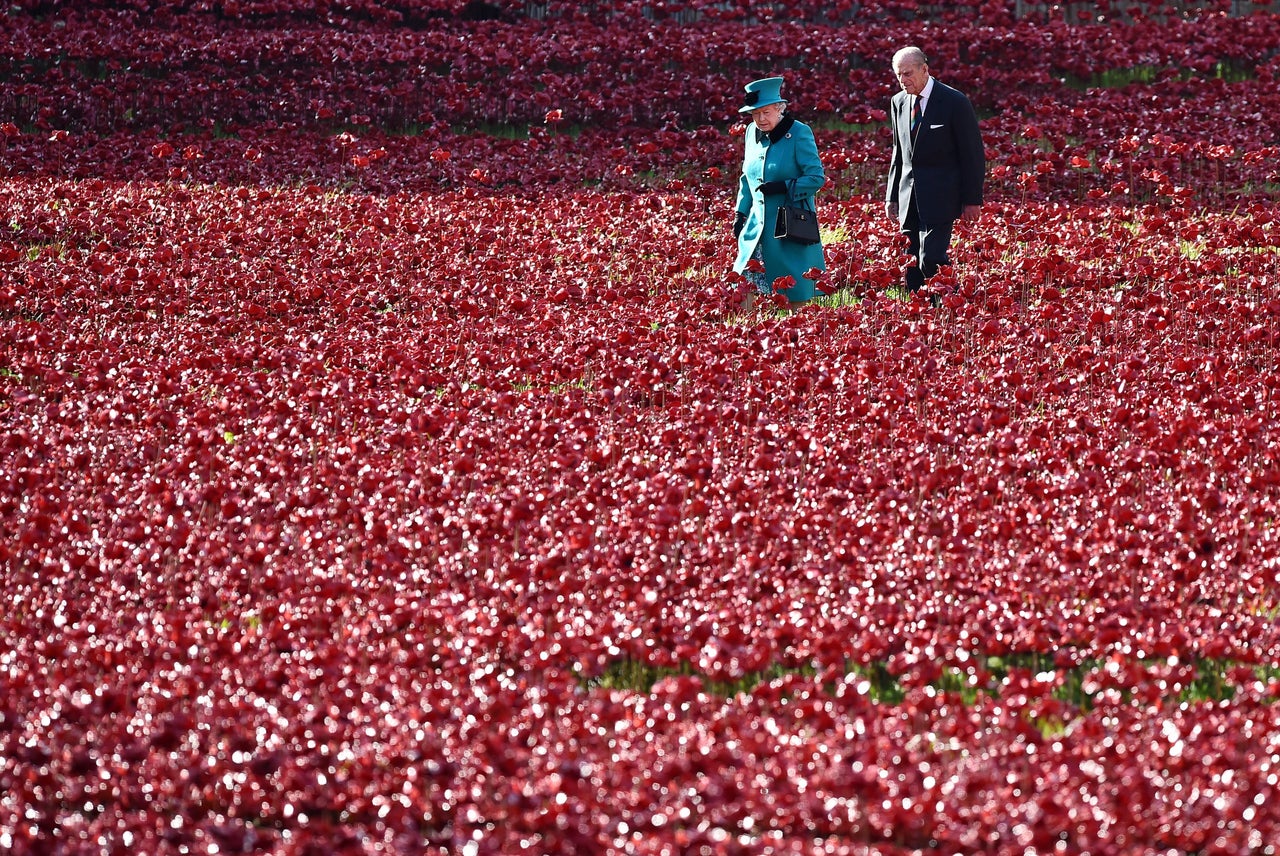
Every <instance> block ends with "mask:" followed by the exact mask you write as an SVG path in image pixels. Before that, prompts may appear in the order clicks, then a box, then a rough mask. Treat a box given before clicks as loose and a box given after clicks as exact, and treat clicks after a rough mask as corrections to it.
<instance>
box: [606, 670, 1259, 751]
mask: <svg viewBox="0 0 1280 856" xmlns="http://www.w3.org/2000/svg"><path fill="white" fill-rule="evenodd" d="M1131 665H1133V666H1139V667H1141V668H1142V669H1143V670H1144V674H1145V677H1146V680H1148V681H1152V682H1155V683H1156V684H1157V685H1158V684H1159V682H1160V681H1162V680H1164V678H1162V677H1160V676H1159V675H1158V674H1156V673H1157V672H1158V671H1159V669H1160V668H1161V667H1164V666H1167V665H1168V664H1167V663H1165V662H1164V661H1147V660H1139V659H1135V660H1134V661H1133V662H1132V664H1131ZM1191 665H1192V666H1193V669H1192V671H1191V672H1190V673H1189V674H1190V677H1184V679H1183V680H1182V681H1181V683H1180V684H1177V686H1180V689H1178V690H1176V691H1172V690H1171V691H1170V692H1169V693H1168V695H1167V697H1166V698H1165V699H1164V700H1165V701H1166V702H1167V703H1171V704H1182V703H1195V702H1219V701H1226V700H1229V699H1231V698H1232V697H1234V695H1235V693H1236V686H1237V681H1238V676H1237V670H1239V669H1240V668H1241V667H1242V664H1240V663H1238V662H1236V661H1234V660H1222V659H1216V660H1209V659H1203V660H1197V661H1195V662H1194V663H1193V664H1191ZM1247 668H1248V669H1249V670H1250V671H1251V672H1252V674H1253V675H1254V677H1255V678H1256V679H1257V680H1260V681H1264V682H1266V681H1270V680H1276V679H1280V664H1273V665H1265V666H1249V667H1247ZM1019 669H1020V670H1024V671H1027V672H1030V673H1031V674H1032V675H1035V676H1037V677H1038V678H1040V679H1045V680H1051V681H1052V682H1053V684H1054V689H1053V691H1052V693H1051V695H1052V697H1053V698H1056V699H1058V700H1059V701H1062V702H1064V703H1066V704H1069V705H1072V706H1074V707H1075V708H1077V709H1080V710H1089V709H1091V708H1092V707H1093V705H1094V702H1095V699H1096V698H1097V697H1098V696H1099V695H1100V694H1101V693H1103V692H1108V691H1111V690H1115V691H1118V692H1119V693H1120V695H1121V697H1122V699H1124V700H1128V699H1131V698H1133V697H1134V695H1135V694H1136V693H1139V692H1143V691H1144V690H1145V689H1146V687H1145V686H1132V687H1128V686H1125V685H1124V684H1123V681H1116V680H1107V679H1106V677H1107V676H1108V675H1111V676H1114V675H1116V674H1118V673H1120V670H1119V669H1118V668H1117V666H1116V664H1115V663H1114V662H1109V661H1099V660H1085V661H1083V662H1081V663H1079V664H1078V665H1074V666H1071V667H1066V668H1061V667H1058V666H1057V665H1056V664H1055V658H1054V655H1053V654H1049V653H1022V654H1013V655H1005V656H983V655H976V656H974V657H973V658H971V659H970V660H968V661H967V662H966V663H965V664H964V665H963V667H962V666H957V665H949V666H947V667H945V668H942V669H940V670H939V672H938V676H937V678H936V679H934V680H933V681H931V682H929V684H928V686H930V687H932V688H933V689H934V690H935V691H937V692H945V693H949V694H951V695H953V696H955V697H957V698H959V699H960V700H961V701H962V702H964V703H965V704H970V705H971V704H973V703H974V702H976V701H977V700H978V698H979V697H980V696H989V697H997V696H999V694H1000V691H1001V686H1002V685H1003V683H1004V681H1005V680H1006V678H1008V677H1009V675H1010V674H1011V673H1012V672H1013V671H1014V670H1019ZM845 673H846V675H849V676H855V677H857V678H860V679H862V681H863V682H864V683H863V686H862V687H861V689H862V690H863V691H864V692H865V693H866V694H867V695H868V696H869V697H870V698H871V699H873V700H875V701H877V702H880V703H884V704H890V705H893V704H899V703H901V702H902V701H903V700H905V699H906V697H907V694H908V692H909V687H908V686H907V685H905V684H904V683H903V679H902V678H903V676H900V675H897V674H894V673H893V672H892V671H891V670H890V668H889V665H888V663H886V662H873V663H869V664H854V663H850V664H848V665H847V666H846V669H845ZM817 674H818V670H817V668H816V667H815V666H813V665H801V666H785V665H775V666H770V667H768V668H766V669H763V670H761V671H756V672H750V673H748V674H745V675H743V676H741V677H739V678H736V679H723V678H714V677H710V676H707V675H704V674H700V673H699V672H698V671H697V670H696V669H694V668H693V666H692V665H691V664H689V663H685V664H682V665H681V666H679V667H675V668H671V667H656V666H650V665H648V664H645V663H642V662H639V661H636V660H631V659H624V660H619V661H617V662H614V663H613V664H611V665H610V666H609V667H608V668H606V669H605V670H604V672H603V673H602V674H601V675H599V676H598V677H594V678H590V679H584V680H583V681H582V686H583V688H584V689H606V690H630V691H633V692H642V693H647V692H651V691H652V689H653V687H654V685H655V684H657V683H658V681H661V680H663V679H664V678H669V677H675V676H684V677H691V676H696V677H698V678H700V679H701V680H702V682H703V687H704V690H705V691H706V692H707V693H709V694H711V695H714V696H718V697H722V698H731V697H733V696H736V695H740V694H745V693H750V692H752V691H753V690H754V689H755V688H756V687H758V686H760V685H761V684H764V683H768V682H769V681H772V680H775V679H778V678H782V677H785V676H788V675H798V676H802V677H809V678H812V677H814V676H815V675H817ZM1041 724H1042V725H1044V726H1045V727H1046V728H1049V732H1046V733H1052V729H1053V724H1052V723H1041Z"/></svg>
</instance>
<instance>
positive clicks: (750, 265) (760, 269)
mask: <svg viewBox="0 0 1280 856" xmlns="http://www.w3.org/2000/svg"><path fill="white" fill-rule="evenodd" d="M747 270H749V271H751V272H752V273H764V262H762V261H760V260H759V259H752V260H751V261H749V262H747Z"/></svg>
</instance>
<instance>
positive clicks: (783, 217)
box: [773, 205, 819, 244]
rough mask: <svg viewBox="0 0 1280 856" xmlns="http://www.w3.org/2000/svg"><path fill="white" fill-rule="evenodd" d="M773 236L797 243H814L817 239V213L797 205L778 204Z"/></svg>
mask: <svg viewBox="0 0 1280 856" xmlns="http://www.w3.org/2000/svg"><path fill="white" fill-rule="evenodd" d="M773 236H774V237H775V238H781V239H782V240H784V241H793V242H794V243H797V244H816V243H818V241H819V237H818V215H817V214H816V213H815V212H813V211H810V210H809V209H808V208H801V207H800V206H799V205H779V206H778V219H777V220H776V221H775V222H774V224H773Z"/></svg>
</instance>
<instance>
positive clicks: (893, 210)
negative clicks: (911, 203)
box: [884, 201, 898, 220]
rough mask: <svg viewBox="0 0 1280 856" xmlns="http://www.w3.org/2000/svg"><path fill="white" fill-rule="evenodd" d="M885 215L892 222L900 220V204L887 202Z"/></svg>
mask: <svg viewBox="0 0 1280 856" xmlns="http://www.w3.org/2000/svg"><path fill="white" fill-rule="evenodd" d="M884 214H885V216H886V217H888V218H889V219H890V220H897V219H898V203H896V202H891V201H886V202H885V203H884Z"/></svg>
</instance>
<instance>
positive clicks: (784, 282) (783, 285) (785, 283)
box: [773, 274, 796, 293]
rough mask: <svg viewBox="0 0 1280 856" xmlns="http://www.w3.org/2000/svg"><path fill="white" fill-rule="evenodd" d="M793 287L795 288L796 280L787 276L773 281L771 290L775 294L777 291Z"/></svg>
mask: <svg viewBox="0 0 1280 856" xmlns="http://www.w3.org/2000/svg"><path fill="white" fill-rule="evenodd" d="M795 287H796V278H795V277H794V276H791V274H787V275H786V276H780V277H778V278H777V279H775V280H774V281H773V290H774V292H775V293H776V292H779V291H786V290H787V289H789V288H795Z"/></svg>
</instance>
